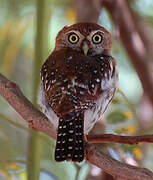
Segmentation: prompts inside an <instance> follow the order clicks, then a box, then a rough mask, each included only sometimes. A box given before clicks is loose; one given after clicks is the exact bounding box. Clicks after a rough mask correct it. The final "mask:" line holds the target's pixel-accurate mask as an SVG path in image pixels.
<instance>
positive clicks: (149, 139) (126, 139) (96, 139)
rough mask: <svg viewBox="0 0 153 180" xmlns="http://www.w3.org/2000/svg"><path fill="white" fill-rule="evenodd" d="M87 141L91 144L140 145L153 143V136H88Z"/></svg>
mask: <svg viewBox="0 0 153 180" xmlns="http://www.w3.org/2000/svg"><path fill="white" fill-rule="evenodd" d="M87 140H88V142H90V143H120V144H130V145H134V144H140V143H153V135H142V136H120V135H114V134H102V135H88V136H87Z"/></svg>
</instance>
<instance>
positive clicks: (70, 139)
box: [55, 112, 84, 162]
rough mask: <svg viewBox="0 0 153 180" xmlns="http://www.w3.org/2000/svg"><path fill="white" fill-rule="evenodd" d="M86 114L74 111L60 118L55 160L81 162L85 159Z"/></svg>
mask: <svg viewBox="0 0 153 180" xmlns="http://www.w3.org/2000/svg"><path fill="white" fill-rule="evenodd" d="M83 119H84V115H83V113H82V112H81V113H80V112H73V113H69V114H66V115H64V116H63V117H62V118H60V120H59V125H58V134H57V142H56V149H55V160H56V161H59V162H60V161H64V160H72V161H75V162H81V161H83V159H84V133H83V129H84V128H83V125H84V122H83Z"/></svg>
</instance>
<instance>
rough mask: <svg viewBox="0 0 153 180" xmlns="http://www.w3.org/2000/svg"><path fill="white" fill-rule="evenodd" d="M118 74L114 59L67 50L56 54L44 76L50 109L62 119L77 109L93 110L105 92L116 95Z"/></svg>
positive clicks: (47, 65)
mask: <svg viewBox="0 0 153 180" xmlns="http://www.w3.org/2000/svg"><path fill="white" fill-rule="evenodd" d="M115 72H116V71H115V60H114V59H113V58H112V57H111V56H104V55H98V56H84V55H83V54H81V53H78V52H77V51H72V50H71V51H70V50H68V49H63V50H59V51H55V52H53V53H52V55H51V56H50V57H49V58H48V60H47V61H46V62H45V64H44V65H43V67H42V70H41V76H42V82H43V85H44V89H45V92H46V96H47V98H48V101H49V103H50V106H51V107H52V109H53V110H54V111H55V112H56V113H57V114H58V115H59V116H60V115H62V114H65V113H67V112H70V111H73V110H74V109H75V110H79V109H87V108H92V107H93V106H94V104H95V101H96V99H98V98H99V97H100V96H102V94H104V92H106V91H109V90H110V89H111V91H113V92H114V91H115V90H114V89H115V88H114V87H115V85H114V83H115V78H116V74H115ZM112 88H113V90H112ZM112 96H113V93H112Z"/></svg>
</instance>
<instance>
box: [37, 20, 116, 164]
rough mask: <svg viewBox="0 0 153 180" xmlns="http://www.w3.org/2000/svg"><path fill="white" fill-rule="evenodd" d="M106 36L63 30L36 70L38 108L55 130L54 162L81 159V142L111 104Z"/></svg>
mask: <svg viewBox="0 0 153 180" xmlns="http://www.w3.org/2000/svg"><path fill="white" fill-rule="evenodd" d="M111 46H112V39H111V35H110V33H109V32H108V31H106V30H105V29H104V28H103V27H101V26H99V25H97V24H93V23H78V24H74V25H72V26H69V27H64V28H63V29H62V30H61V31H60V32H59V33H58V35H57V38H56V46H55V50H54V51H53V52H52V54H51V55H50V56H49V57H48V59H47V60H46V62H45V63H44V65H43V66H42V70H41V78H42V85H41V91H40V93H39V104H40V105H41V107H42V109H43V112H44V113H46V115H47V117H48V118H49V119H50V120H51V122H52V123H53V124H54V126H55V127H56V128H58V134H57V143H56V150H55V160H56V161H64V160H72V161H77V162H80V161H82V160H83V159H84V136H85V134H87V133H88V132H89V131H90V129H91V128H92V127H93V125H94V124H95V122H96V121H97V120H98V119H99V118H100V116H101V115H102V114H103V112H104V111H105V110H106V108H107V106H108V104H109V103H110V102H111V100H112V98H113V96H114V93H115V90H116V83H117V80H118V78H117V72H116V69H115V66H116V63H115V60H114V58H112V57H111V56H110V50H111Z"/></svg>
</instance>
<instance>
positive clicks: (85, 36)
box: [55, 23, 112, 55]
mask: <svg viewBox="0 0 153 180" xmlns="http://www.w3.org/2000/svg"><path fill="white" fill-rule="evenodd" d="M111 47H112V38H111V35H110V33H109V32H108V31H107V30H106V29H105V28H104V27H102V26H99V25H98V24H95V23H77V24H73V25H71V26H65V27H64V28H63V29H62V30H61V31H60V32H59V33H58V35H57V37H56V46H55V50H59V49H61V48H70V49H73V50H76V51H79V52H81V53H83V54H85V55H96V54H109V53H110V50H111Z"/></svg>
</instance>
